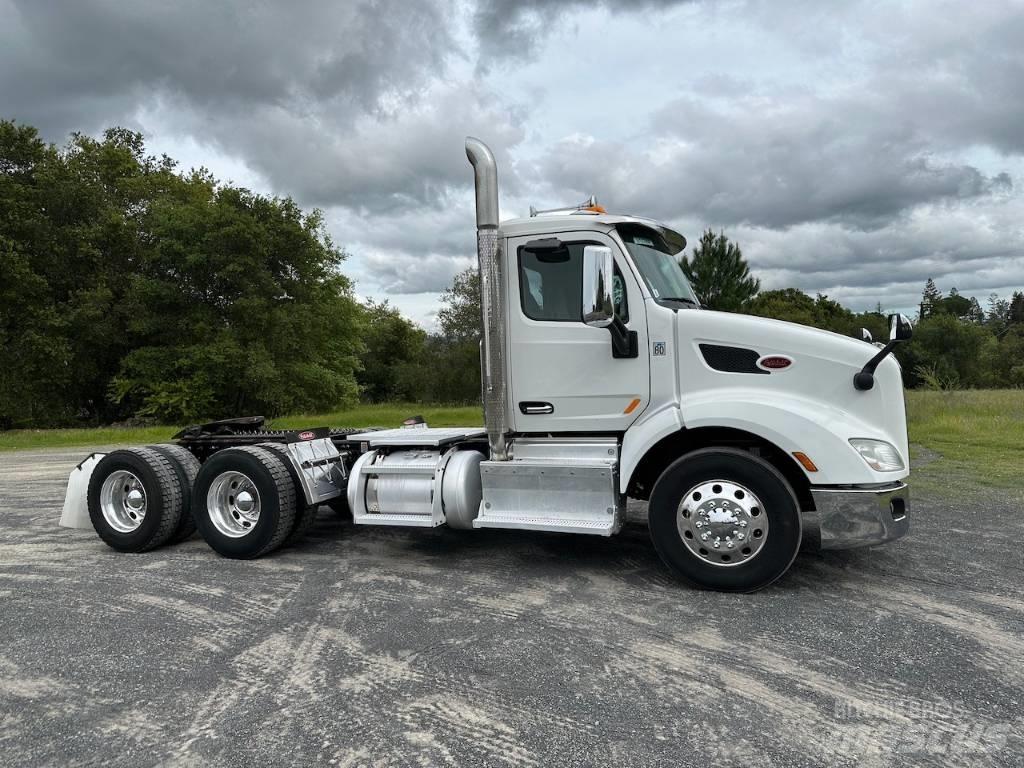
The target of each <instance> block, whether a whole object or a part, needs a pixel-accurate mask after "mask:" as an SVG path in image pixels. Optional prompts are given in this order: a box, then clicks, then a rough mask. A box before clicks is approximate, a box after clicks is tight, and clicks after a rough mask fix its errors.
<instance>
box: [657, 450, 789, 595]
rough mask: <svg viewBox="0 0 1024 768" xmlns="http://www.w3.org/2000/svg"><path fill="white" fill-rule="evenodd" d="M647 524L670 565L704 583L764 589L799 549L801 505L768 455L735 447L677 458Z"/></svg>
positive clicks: (699, 584) (694, 581) (715, 586)
mask: <svg viewBox="0 0 1024 768" xmlns="http://www.w3.org/2000/svg"><path fill="white" fill-rule="evenodd" d="M648 523H649V526H650V532H651V540H652V541H653V542H654V548H655V549H656V550H657V551H658V554H659V555H660V556H661V559H662V560H663V561H664V563H665V565H667V566H668V568H669V570H670V571H672V573H673V574H675V575H676V576H677V577H679V578H680V579H682V580H683V581H685V582H687V583H689V584H692V585H694V586H697V587H701V588H703V589H714V590H718V591H721V592H753V591H755V590H758V589H762V588H763V587H766V586H768V585H769V584H771V583H772V582H773V581H775V580H776V579H778V578H779V577H780V576H781V575H782V574H783V573H785V572H786V571H787V570H788V569H789V566H790V565H791V564H792V563H793V560H794V558H796V554H797V551H798V550H799V549H800V539H801V525H800V507H799V504H798V502H797V498H796V495H795V494H794V493H793V489H792V488H791V487H790V485H789V483H788V482H786V479H785V478H784V477H783V476H782V474H781V473H780V472H779V471H778V470H777V469H775V467H773V466H772V465H771V464H769V463H768V462H766V461H765V460H764V459H761V458H759V457H757V456H754V455H753V454H751V453H748V452H746V451H741V450H736V449H732V448H707V449H703V450H699V451H694V452H693V453H690V454H687V455H686V456H683V457H682V458H681V459H679V460H677V461H676V462H675V463H673V464H671V465H670V466H669V467H668V468H667V469H666V470H665V471H664V472H663V473H662V475H661V477H659V478H658V481H657V482H656V483H655V485H654V488H653V489H652V491H651V499H650V504H649V507H648Z"/></svg>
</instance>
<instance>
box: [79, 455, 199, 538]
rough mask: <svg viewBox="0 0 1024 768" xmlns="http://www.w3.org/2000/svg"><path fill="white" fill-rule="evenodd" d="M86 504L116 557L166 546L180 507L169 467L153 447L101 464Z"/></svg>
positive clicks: (178, 488)
mask: <svg viewBox="0 0 1024 768" xmlns="http://www.w3.org/2000/svg"><path fill="white" fill-rule="evenodd" d="M87 499H88V506H89V519H90V520H91V521H92V527H93V528H94V529H95V530H96V533H97V534H98V535H99V537H100V538H101V539H103V541H104V542H105V543H106V544H107V545H108V546H110V547H112V548H113V549H116V550H117V551H118V552H145V551H147V550H150V549H154V548H155V547H159V546H160V545H161V544H164V543H166V542H167V541H168V540H169V539H170V538H171V536H172V535H173V534H174V532H175V530H177V528H178V525H179V523H180V521H181V515H182V511H183V507H184V495H183V493H182V486H181V480H180V479H179V476H178V473H177V471H176V469H175V466H174V464H173V462H172V461H171V460H170V459H168V458H167V457H166V456H165V455H164V454H162V453H160V452H158V451H155V450H153V449H152V448H123V449H121V450H117V451H113V452H112V453H108V454H107V455H106V456H104V457H103V458H102V459H100V461H99V463H97V464H96V468H95V469H94V470H93V473H92V477H90V478H89V490H88V496H87Z"/></svg>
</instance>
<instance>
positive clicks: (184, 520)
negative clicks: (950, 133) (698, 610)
mask: <svg viewBox="0 0 1024 768" xmlns="http://www.w3.org/2000/svg"><path fill="white" fill-rule="evenodd" d="M466 153H467V155H468V157H469V160H470V163H471V164H472V166H473V169H474V174H475V182H476V223H477V250H478V256H479V270H480V280H481V303H482V328H483V338H482V342H481V367H482V371H481V373H482V381H483V392H482V397H483V406H484V421H485V424H484V426H482V427H479V428H457V429H455V428H443V429H432V428H418V429H417V428H400V429H379V430H370V431H357V430H340V429H333V430H332V429H329V428H326V427H322V428H317V429H309V430H301V431H295V432H282V431H270V430H266V429H264V428H263V421H262V419H261V418H258V417H256V418H240V419H229V420H226V421H221V422H214V423H211V424H207V425H202V426H198V427H192V428H189V429H186V430H184V431H182V432H181V433H179V434H178V435H177V436H176V440H175V443H174V444H169V445H160V446H150V447H146V448H129V449H123V450H115V451H113V452H111V453H108V454H105V455H103V454H93V455H92V456H90V457H89V458H88V459H86V460H85V461H83V463H82V464H81V465H80V466H79V468H78V469H76V470H75V472H74V473H72V477H71V479H70V481H69V488H68V496H67V500H66V502H65V510H64V517H63V518H62V522H63V523H64V524H67V525H72V526H77V527H86V526H91V527H93V528H94V529H95V530H96V532H97V533H98V534H99V536H100V537H101V538H102V539H103V540H104V541H105V542H106V543H107V544H109V545H110V546H112V547H113V548H115V549H117V550H122V551H126V552H140V551H144V550H148V549H152V548H154V547H157V546H160V545H161V544H165V543H168V542H173V541H176V540H180V539H182V538H185V537H187V536H189V535H191V534H192V533H193V531H194V530H195V528H198V530H199V532H200V534H201V535H202V536H203V538H204V539H205V540H206V541H207V542H208V543H209V544H210V546H211V547H212V548H213V549H214V550H216V551H217V552H218V553H220V554H221V555H224V556H226V557H234V558H253V557H259V556H261V555H264V554H267V553H269V552H271V551H273V550H274V549H276V548H278V547H279V546H281V545H282V544H284V543H287V542H288V541H290V540H294V539H295V538H297V537H300V536H301V535H302V534H303V532H304V531H305V529H306V527H308V525H309V523H310V521H311V520H312V519H313V517H314V515H315V514H316V510H317V507H318V506H319V505H321V504H329V505H331V506H333V507H335V508H337V509H345V510H349V511H350V512H351V516H352V520H353V522H354V523H355V524H356V525H395V526H412V527H423V528H432V527H436V526H440V525H447V526H449V527H452V528H457V529H463V530H465V531H475V530H478V529H481V528H511V529H526V530H532V531H557V532H562V533H576V534H589V535H598V536H612V535H614V534H616V533H618V531H619V530H620V529H621V528H622V525H623V521H624V517H625V512H626V502H627V499H628V498H633V499H639V500H645V501H647V503H648V523H649V528H650V535H651V540H652V542H653V544H654V548H655V549H656V550H657V552H658V554H659V555H660V556H661V558H662V560H663V561H664V563H665V565H666V566H667V567H668V569H669V570H670V571H671V572H672V573H674V574H675V575H676V576H678V577H680V578H681V579H683V580H684V581H686V582H688V583H690V584H693V585H697V586H700V587H705V588H710V589H718V590H726V591H750V590H755V589H759V588H761V587H764V586H766V585H767V584H770V583H771V582H773V581H774V580H775V579H777V578H778V577H779V576H781V575H782V574H783V573H784V572H785V571H786V570H787V569H788V568H789V566H790V565H791V563H792V562H793V560H794V558H795V557H796V554H797V551H798V550H799V549H800V547H801V544H802V543H803V544H805V545H810V546H814V547H820V548H823V549H839V548H848V547H861V546H867V545H872V544H880V543H882V542H887V541H891V540H893V539H896V538H898V537H900V536H903V535H904V534H905V533H906V532H907V530H908V526H909V520H908V514H909V493H908V488H907V478H908V475H909V450H908V445H907V431H906V417H905V411H904V402H903V385H902V379H901V374H900V369H899V365H898V363H897V362H896V361H895V360H894V359H893V358H892V357H891V356H890V352H891V351H892V349H893V347H894V346H895V344H896V343H898V342H900V341H903V340H904V339H907V338H909V337H910V334H911V328H910V324H909V322H908V321H907V320H906V318H905V317H903V316H901V315H893V316H891V317H890V341H889V343H888V344H886V345H885V346H884V347H882V348H881V349H879V348H878V346H873V345H871V344H869V343H866V342H865V341H862V340H858V339H853V338H847V337H845V336H839V335H836V334H832V333H827V332H824V331H819V330H815V329H811V328H807V327H804V326H800V325H795V324H791V323H784V322H778V321H773V320H766V319H761V318H755V317H748V316H744V315H737V314H728V313H723V312H713V311H708V310H706V309H703V308H701V307H700V305H699V303H698V302H697V300H696V298H695V296H694V293H693V291H692V290H691V288H690V285H689V284H688V283H687V280H686V278H685V276H684V274H683V272H682V271H681V269H680V267H679V264H678V263H677V254H678V253H679V252H680V251H681V250H682V249H683V247H684V246H685V244H686V242H685V240H684V238H683V237H682V236H681V235H679V234H678V233H676V232H674V231H672V230H671V229H669V228H668V227H665V226H663V225H662V224H659V223H657V222H655V221H651V220H649V219H644V218H638V217H634V216H620V215H610V214H608V213H606V212H605V211H604V210H603V209H601V208H600V207H599V206H597V205H596V204H594V203H593V200H591V201H590V203H588V204H584V205H582V206H579V207H577V208H571V209H564V210H558V211H543V212H536V211H534V210H532V209H531V212H530V213H531V215H530V216H529V217H528V218H522V219H513V220H507V221H504V222H501V221H499V218H498V181H497V168H496V165H495V161H494V156H493V155H492V153H491V151H490V150H489V149H488V148H487V146H485V145H484V144H483V143H482V142H480V141H479V140H477V139H474V138H469V139H467V140H466Z"/></svg>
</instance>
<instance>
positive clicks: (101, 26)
mask: <svg viewBox="0 0 1024 768" xmlns="http://www.w3.org/2000/svg"><path fill="white" fill-rule="evenodd" d="M443 3H444V0H434V1H433V2H426V1H425V0H381V1H380V2H372V3H371V2H361V3H337V2H330V0H297V1H296V2H290V3H259V4H253V3H245V2H234V3H216V4H209V3H204V2H198V1H197V0H191V2H189V1H187V0H186V1H184V2H175V3H166V2H159V1H155V0H151V1H150V2H133V3H129V4H123V3H114V2H104V1H103V0H76V1H75V2H62V3H36V2H29V1H26V0H4V1H3V2H2V3H0V15H2V17H3V18H4V20H5V22H6V23H5V25H4V27H3V29H4V31H3V32H0V43H2V50H3V54H2V56H3V59H2V60H3V64H4V66H3V67H2V68H0V91H2V92H3V94H4V98H5V104H4V110H5V113H6V114H9V115H13V116H14V117H17V118H19V119H22V120H26V121H28V122H33V123H35V124H36V125H37V126H39V127H40V128H41V129H42V130H43V131H44V133H45V134H46V135H48V136H49V137H50V138H60V137H61V136H63V135H64V134H65V133H66V132H67V131H69V130H71V129H85V130H94V129H96V128H100V127H104V126H105V125H107V124H109V122H110V120H111V119H112V118H115V117H121V116H123V115H124V114H126V113H130V111H131V110H132V109H133V107H134V105H135V104H137V103H138V102H139V101H144V100H145V99H146V98H147V97H148V96H150V95H152V94H153V93H162V94H165V95H168V96H176V97H177V98H179V99H181V100H182V101H185V102H187V103H189V104H192V105H195V106H197V107H201V108H204V109H212V110H214V111H216V112H222V111H231V110H238V111H240V112H243V113H244V111H245V110H247V109H249V108H250V107H251V106H253V105H263V106H267V107H270V106H278V107H282V108H287V109H289V110H291V111H294V112H295V113H297V114H307V115H309V116H310V117H311V118H312V117H313V116H314V115H315V114H316V113H318V112H319V111H320V110H321V109H322V106H321V105H322V104H324V103H327V104H330V105H331V106H332V107H333V108H334V112H335V114H343V113H344V111H345V110H350V111H351V112H350V114H351V116H352V117H355V116H356V115H358V114H362V113H364V112H367V111H369V112H374V111H383V110H386V109H387V104H386V103H385V99H386V97H387V96H388V95H398V96H399V97H401V96H402V95H405V94H407V93H408V92H412V91H415V89H416V88H418V87H419V86H420V85H422V84H423V83H424V82H425V81H426V80H428V79H429V76H430V75H431V74H432V73H434V72H436V71H438V70H439V69H440V68H441V66H442V65H443V62H444V59H445V57H446V55H447V53H448V52H449V51H450V50H451V48H452V46H453V45H454V43H453V40H452V37H451V34H450V32H449V30H448V27H447V24H446V21H445V19H446V15H447V6H446V5H444V4H443Z"/></svg>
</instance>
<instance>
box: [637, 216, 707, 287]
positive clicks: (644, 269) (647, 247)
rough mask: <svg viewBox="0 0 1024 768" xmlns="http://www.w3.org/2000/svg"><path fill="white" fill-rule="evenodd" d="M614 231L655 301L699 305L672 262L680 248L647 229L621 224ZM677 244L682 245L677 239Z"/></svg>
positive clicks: (676, 262)
mask: <svg viewBox="0 0 1024 768" xmlns="http://www.w3.org/2000/svg"><path fill="white" fill-rule="evenodd" d="M618 232H619V235H620V236H621V237H622V240H623V242H625V244H626V248H628V249H629V253H630V255H631V256H632V257H633V263H635V264H636V267H637V269H638V270H640V274H641V275H643V278H644V282H646V283H647V287H648V288H649V289H650V291H651V294H653V296H654V298H655V299H657V300H659V301H678V302H681V303H683V304H689V305H692V306H695V307H699V306H700V302H698V301H697V296H696V294H695V293H694V292H693V288H691V287H690V283H689V281H688V280H687V279H686V275H684V274H683V270H682V268H681V267H680V266H679V262H678V261H676V253H678V251H679V250H681V247H682V246H680V247H678V248H673V247H672V245H670V244H669V242H668V241H667V240H666V238H665V237H664V236H663V235H662V234H661V233H660V232H658V230H656V229H653V228H649V227H644V226H638V225H635V224H628V225H621V226H619V227H618ZM677 237H678V236H677ZM680 241H681V242H684V241H682V240H681V238H680Z"/></svg>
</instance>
